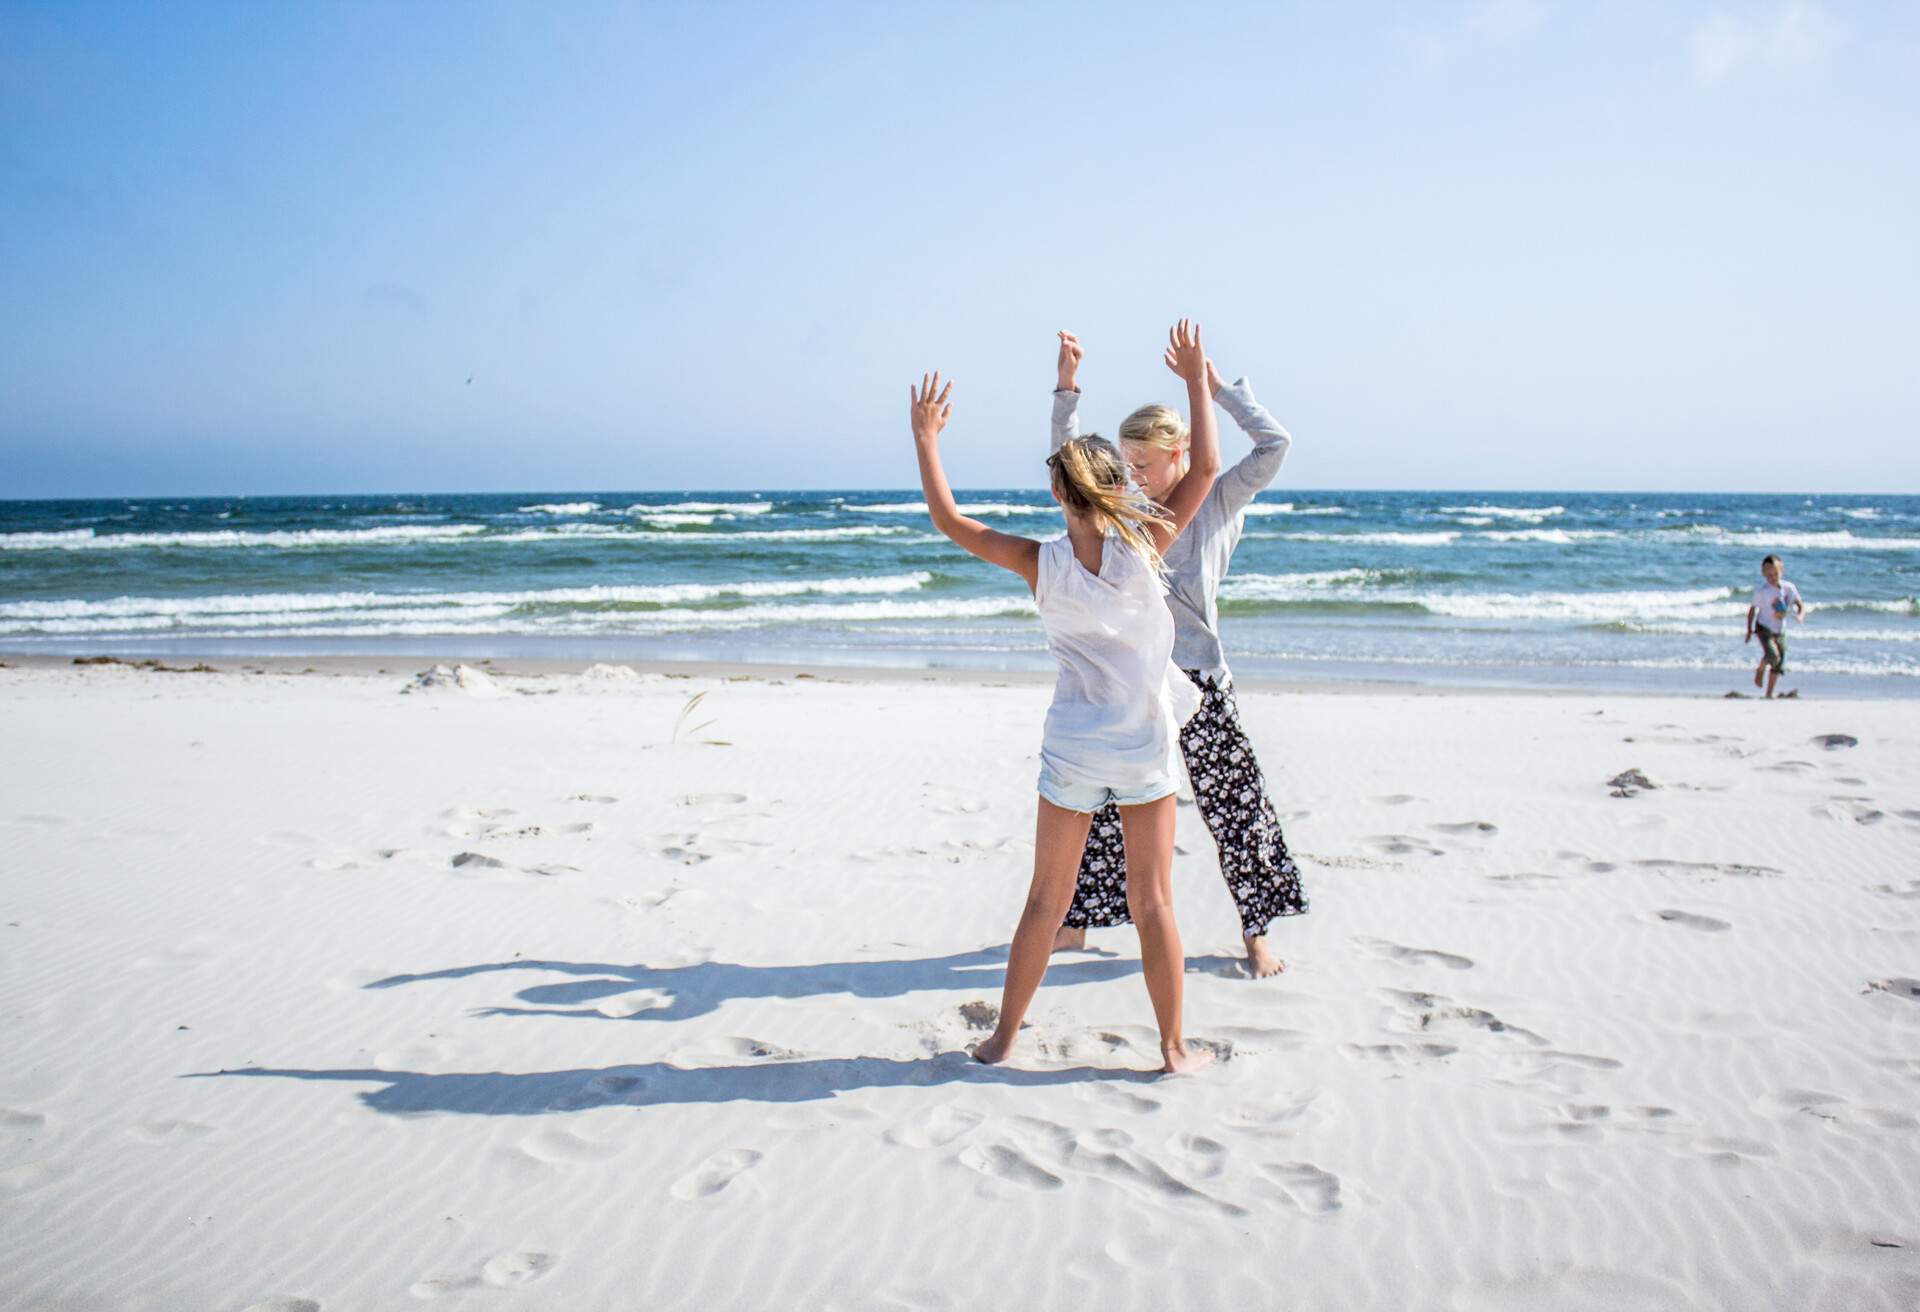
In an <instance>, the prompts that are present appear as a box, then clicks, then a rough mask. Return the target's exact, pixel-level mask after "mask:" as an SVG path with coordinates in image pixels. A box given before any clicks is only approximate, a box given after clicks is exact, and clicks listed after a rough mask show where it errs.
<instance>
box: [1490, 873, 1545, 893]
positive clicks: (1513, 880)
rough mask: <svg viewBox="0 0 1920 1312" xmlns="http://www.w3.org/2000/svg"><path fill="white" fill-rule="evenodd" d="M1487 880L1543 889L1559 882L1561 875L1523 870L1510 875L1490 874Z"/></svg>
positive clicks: (1524, 887) (1512, 885)
mask: <svg viewBox="0 0 1920 1312" xmlns="http://www.w3.org/2000/svg"><path fill="white" fill-rule="evenodd" d="M1487 881H1488V882H1489V883H1493V884H1499V885H1501V886H1502V887H1505V888H1520V889H1542V888H1546V887H1548V886H1550V885H1553V884H1557V883H1559V882H1560V876H1558V875H1545V874H1538V873H1536V872H1534V871H1530V870H1521V871H1516V872H1514V873H1513V874H1510V875H1488V876H1487Z"/></svg>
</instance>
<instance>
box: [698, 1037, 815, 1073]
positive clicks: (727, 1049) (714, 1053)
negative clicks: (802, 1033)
mask: <svg viewBox="0 0 1920 1312" xmlns="http://www.w3.org/2000/svg"><path fill="white" fill-rule="evenodd" d="M803 1055H805V1054H803V1053H798V1052H795V1051H794V1050H793V1049H792V1048H783V1047H781V1046H780V1045H779V1044H777V1043H768V1042H767V1041H766V1040H764V1039H749V1038H744V1037H742V1036H740V1035H735V1034H729V1035H726V1036H724V1037H721V1038H716V1039H699V1040H696V1041H694V1042H693V1043H689V1044H687V1045H686V1046H685V1047H681V1048H676V1049H674V1051H673V1060H674V1061H675V1062H678V1063H680V1064H682V1065H692V1066H697V1067H706V1066H730V1065H732V1064H733V1063H735V1062H738V1061H792V1060H794V1059H795V1058H797V1057H801V1056H803Z"/></svg>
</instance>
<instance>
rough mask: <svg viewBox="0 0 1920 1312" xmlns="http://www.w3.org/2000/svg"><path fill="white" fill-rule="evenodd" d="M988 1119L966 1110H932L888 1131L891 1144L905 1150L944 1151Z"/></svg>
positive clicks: (958, 1108)
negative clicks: (935, 1149) (932, 1149)
mask: <svg viewBox="0 0 1920 1312" xmlns="http://www.w3.org/2000/svg"><path fill="white" fill-rule="evenodd" d="M985 1119H986V1118H985V1117H983V1116H982V1115H981V1114H980V1113H979V1112H975V1111H968V1110H967V1109H966V1108H964V1107H951V1106H939V1107H930V1108H927V1109H926V1110H924V1111H921V1112H918V1113H916V1114H914V1115H913V1116H911V1117H909V1118H907V1119H906V1120H904V1121H901V1122H899V1123H898V1124H896V1125H894V1126H892V1127H891V1128H890V1129H888V1131H887V1142H888V1143H897V1144H899V1145H900V1146H901V1147H903V1148H944V1147H946V1146H947V1145H948V1144H950V1143H952V1142H953V1141H954V1140H955V1139H958V1138H961V1137H962V1136H964V1135H966V1134H967V1133H968V1132H969V1131H971V1130H972V1129H973V1128H974V1127H975V1126H976V1125H978V1124H980V1122H981V1121H983V1120H985Z"/></svg>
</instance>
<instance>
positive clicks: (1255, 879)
mask: <svg viewBox="0 0 1920 1312" xmlns="http://www.w3.org/2000/svg"><path fill="white" fill-rule="evenodd" d="M1186 675H1187V677H1188V678H1189V679H1192V680H1193V681H1194V683H1196V684H1198V685H1199V688H1200V709H1199V710H1197V711H1195V712H1194V713H1193V718H1192V719H1190V720H1188V721H1187V723H1186V727H1185V728H1183V729H1181V730H1180V752H1181V755H1183V756H1185V757H1186V760H1187V778H1188V779H1189V780H1191V781H1192V783H1193V800H1194V802H1195V803H1196V804H1198V806H1199V808H1200V818H1201V819H1203V820H1205V821H1206V824H1207V829H1208V830H1209V831H1210V832H1211V833H1212V834H1213V841H1214V844H1215V846H1217V847H1218V848H1219V849H1220V874H1221V875H1222V876H1223V877H1224V878H1225V879H1226V881H1227V891H1228V892H1230V893H1231V894H1233V901H1234V905H1235V906H1237V907H1238V908H1239V909H1240V926H1241V933H1242V934H1244V935H1245V936H1246V937H1248V938H1256V937H1258V936H1260V935H1262V934H1264V933H1266V932H1267V926H1268V925H1270V924H1271V923H1272V922H1273V921H1274V920H1275V919H1276V918H1278V917H1280V916H1297V915H1300V914H1302V913H1303V912H1305V911H1306V909H1307V897H1306V893H1305V891H1304V890H1303V889H1302V888H1301V887H1300V872H1299V871H1298V870H1297V869H1295V868H1294V864H1293V858H1292V857H1291V856H1289V855H1287V841H1286V839H1285V838H1283V837H1281V835H1280V818H1279V817H1278V816H1277V815H1275V814H1274V811H1273V801H1272V799H1271V798H1269V797H1268V796H1267V784H1266V779H1265V778H1264V777H1263V776H1262V775H1261V773H1260V762H1259V761H1257V760H1255V759H1254V755H1253V744H1252V743H1251V742H1249V741H1247V734H1246V731H1245V730H1244V729H1242V728H1241V727H1240V708H1239V707H1238V706H1237V705H1236V704H1235V702H1234V700H1233V687H1232V685H1228V686H1227V687H1225V688H1222V687H1220V686H1218V685H1217V684H1215V683H1214V681H1213V680H1212V679H1210V678H1206V677H1204V676H1202V675H1201V674H1200V673H1199V672H1198V671H1197V670H1188V671H1186ZM1131 919H1132V917H1131V916H1129V915H1128V914H1127V852H1126V845H1125V842H1124V840H1123V838H1122V836H1121V832H1120V809H1119V808H1118V807H1116V806H1114V805H1112V804H1111V803H1109V804H1108V805H1106V806H1103V807H1101V808H1100V809H1099V810H1098V811H1096V812H1094V813H1093V827H1092V828H1091V829H1090V830H1088V832H1087V850H1086V852H1085V853H1084V854H1083V855H1082V856H1081V858H1080V877H1079V882H1078V884H1077V885H1076V886H1075V888H1074V891H1073V906H1072V907H1071V908H1070V909H1069V910H1068V911H1067V921H1066V923H1067V924H1068V925H1069V926H1071V927H1073V928H1075V929H1083V928H1086V927H1088V926H1095V927H1099V926H1107V925H1124V924H1127V923H1128V922H1129V921H1130V920H1131Z"/></svg>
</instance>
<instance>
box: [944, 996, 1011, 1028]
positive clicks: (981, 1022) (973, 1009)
mask: <svg viewBox="0 0 1920 1312" xmlns="http://www.w3.org/2000/svg"><path fill="white" fill-rule="evenodd" d="M954 1010H956V1011H957V1012H959V1013H960V1019H961V1020H963V1021H965V1022H966V1023H967V1028H968V1029H970V1030H980V1031H983V1032H987V1033H991V1032H992V1030H993V1027H994V1026H996V1025H998V1024H999V1023H1000V1008H999V1007H997V1006H995V1005H994V1004H993V1003H991V1002H980V1001H974V1002H963V1003H961V1004H960V1005H959V1006H958V1007H956V1008H955V1009H954Z"/></svg>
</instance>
